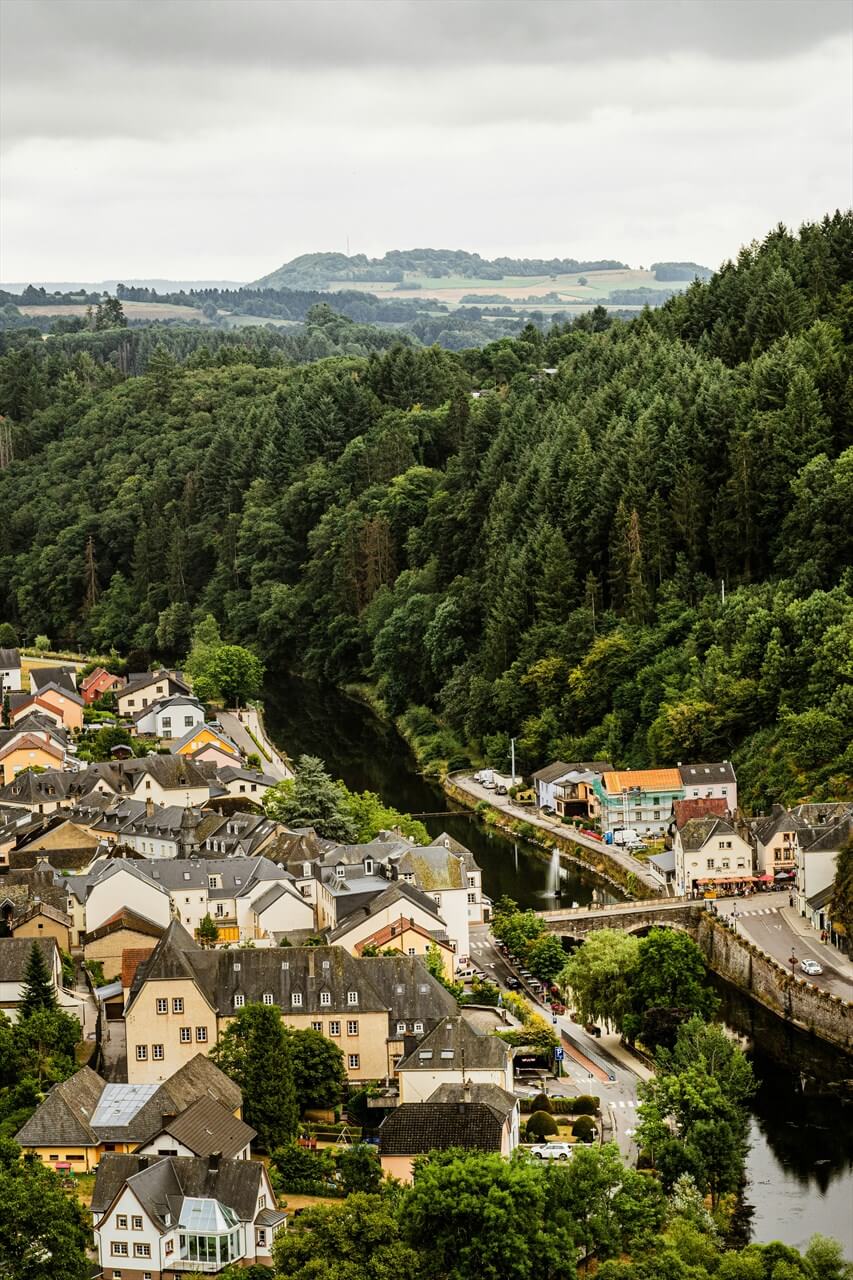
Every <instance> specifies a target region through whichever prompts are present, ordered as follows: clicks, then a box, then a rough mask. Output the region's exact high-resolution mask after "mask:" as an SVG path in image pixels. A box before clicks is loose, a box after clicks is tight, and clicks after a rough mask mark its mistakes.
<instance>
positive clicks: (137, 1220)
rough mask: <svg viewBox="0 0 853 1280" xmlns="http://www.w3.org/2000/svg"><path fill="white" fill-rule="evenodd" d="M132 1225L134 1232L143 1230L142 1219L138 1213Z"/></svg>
mask: <svg viewBox="0 0 853 1280" xmlns="http://www.w3.org/2000/svg"><path fill="white" fill-rule="evenodd" d="M130 1225H131V1226H132V1227H133V1229H134V1231H141V1230H142V1218H141V1217H140V1215H139V1214H138V1213H135V1214H134V1215H133V1217H132V1218H131V1220H130Z"/></svg>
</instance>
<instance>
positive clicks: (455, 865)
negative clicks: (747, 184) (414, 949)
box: [389, 836, 482, 961]
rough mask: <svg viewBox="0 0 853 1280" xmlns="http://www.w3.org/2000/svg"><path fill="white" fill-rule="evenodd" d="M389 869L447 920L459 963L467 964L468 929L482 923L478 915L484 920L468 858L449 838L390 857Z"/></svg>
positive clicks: (410, 848) (440, 838)
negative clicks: (469, 878) (415, 889)
mask: <svg viewBox="0 0 853 1280" xmlns="http://www.w3.org/2000/svg"><path fill="white" fill-rule="evenodd" d="M439 841H440V842H439ZM459 847H460V848H461V846H459ZM466 852H467V851H466ZM469 856H471V855H469ZM471 861H472V862H473V857H471ZM474 865H476V864H474ZM389 868H390V871H391V874H392V876H393V877H394V878H395V879H397V878H399V879H401V880H405V881H407V882H408V883H409V884H414V885H415V886H416V887H417V888H418V889H420V890H421V891H422V892H423V893H426V894H429V896H430V897H431V898H432V900H433V902H434V903H435V905H436V906H437V907H438V911H439V914H440V916H441V918H442V919H443V920H444V923H445V927H446V929H447V937H448V939H449V941H450V942H451V944H452V945H453V946H454V947H455V948H456V954H457V956H458V957H459V960H460V961H464V960H466V959H467V958H468V956H469V955H470V953H471V944H470V935H469V932H468V926H469V923H472V922H473V923H479V921H478V920H477V914H479V917H480V919H482V905H481V902H480V903H479V904H478V902H477V887H476V885H474V884H471V885H470V886H469V882H468V875H469V871H468V866H467V863H466V858H465V857H464V855H462V854H460V853H457V852H456V849H455V848H452V847H451V841H450V837H448V836H444V837H443V838H442V837H439V839H438V840H435V841H433V843H432V844H428V845H410V846H409V847H408V848H406V849H405V851H404V852H403V853H401V854H394V855H392V856H391V858H390V859H389ZM477 870H478V871H479V867H478V868H477ZM481 900H482V895H481ZM469 908H472V909H473V912H474V913H475V914H474V915H473V916H472V915H469ZM478 908H479V911H478Z"/></svg>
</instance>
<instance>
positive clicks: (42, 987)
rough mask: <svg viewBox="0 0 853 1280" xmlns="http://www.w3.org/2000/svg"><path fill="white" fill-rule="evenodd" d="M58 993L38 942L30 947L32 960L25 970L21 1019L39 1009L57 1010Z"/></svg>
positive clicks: (30, 959)
mask: <svg viewBox="0 0 853 1280" xmlns="http://www.w3.org/2000/svg"><path fill="white" fill-rule="evenodd" d="M55 1008H56V992H55V991H54V987H53V983H52V982H51V980H50V970H49V969H48V967H47V962H46V961H45V958H44V953H43V952H42V949H41V947H40V946H39V945H38V943H37V942H35V941H34V942H33V945H32V946H31V947H30V958H29V960H28V961H27V967H26V969H25V970H24V991H23V999H22V1000H21V1017H22V1018H27V1017H29V1016H30V1014H32V1013H36V1012H37V1010H39V1009H55Z"/></svg>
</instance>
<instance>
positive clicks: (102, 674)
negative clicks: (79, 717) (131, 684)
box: [80, 667, 127, 706]
mask: <svg viewBox="0 0 853 1280" xmlns="http://www.w3.org/2000/svg"><path fill="white" fill-rule="evenodd" d="M126 683H127V681H126V680H125V678H124V676H114V675H113V673H112V672H111V671H107V669H106V667H95V670H94V671H90V672H89V674H88V675H87V676H86V679H85V680H81V681H80V692H81V694H82V695H83V701H84V702H85V703H86V705H87V706H89V705H90V703H92V702H97V700H98V698H102V697H103V696H104V694H105V693H116V692H118V690H119V689H123V688H124V686H125V684H126Z"/></svg>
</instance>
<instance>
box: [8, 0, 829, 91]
mask: <svg viewBox="0 0 853 1280" xmlns="http://www.w3.org/2000/svg"><path fill="white" fill-rule="evenodd" d="M3 15H4V16H3V26H4V42H3V43H4V46H5V49H6V65H5V68H4V70H5V74H6V75H8V76H10V77H11V78H12V79H13V80H20V79H23V78H25V77H26V78H29V77H31V76H32V74H33V69H34V67H39V68H45V69H47V70H56V71H59V72H62V71H63V70H64V71H69V72H73V71H74V68H75V67H79V66H80V64H81V63H82V64H85V65H87V66H91V65H95V66H97V67H98V68H99V69H100V73H101V74H109V72H110V71H111V70H112V69H114V68H118V67H121V68H125V69H127V70H129V71H135V72H137V73H142V72H144V71H145V70H146V69H147V68H149V67H150V66H152V65H157V66H161V67H162V66H172V67H196V68H203V69H207V70H209V72H210V73H211V74H212V75H215V74H217V73H219V72H221V71H222V70H223V69H224V70H225V71H226V72H233V71H234V70H236V69H238V68H246V69H251V68H263V67H267V68H281V69H285V68H292V69H302V70H304V69H308V68H311V69H315V70H323V69H328V70H332V69H336V68H341V67H349V66H356V67H363V68H365V69H377V68H386V69H395V68H401V67H406V68H414V69H417V68H424V69H428V68H432V67H435V66H477V65H493V66H503V67H512V66H518V65H523V64H531V63H532V64H534V65H541V64H546V63H554V62H571V61H576V62H577V63H578V64H579V65H584V64H588V63H589V62H590V61H593V62H601V61H610V60H613V59H619V58H622V57H630V58H632V59H636V58H664V57H666V56H668V55H672V54H678V53H685V52H694V53H703V54H706V55H708V56H711V57H714V58H718V59H723V60H727V61H742V60H746V59H757V60H769V59H773V58H779V57H793V56H796V55H797V54H798V53H801V52H802V51H803V50H806V49H808V48H811V47H812V46H814V45H815V44H818V43H820V42H821V41H823V40H825V39H827V38H830V37H832V36H834V35H838V34H839V33H842V32H844V31H845V30H849V29H850V24H851V9H850V6H849V4H848V3H847V0H819V2H818V3H815V2H814V0H747V2H745V0H5V4H4V5H3ZM119 88H120V86H119Z"/></svg>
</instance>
